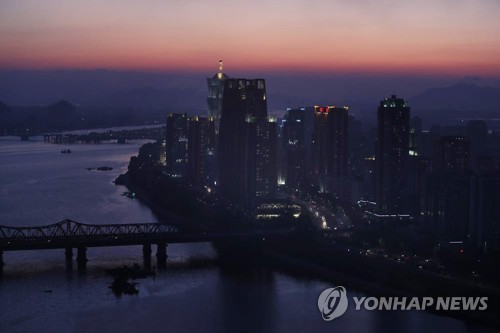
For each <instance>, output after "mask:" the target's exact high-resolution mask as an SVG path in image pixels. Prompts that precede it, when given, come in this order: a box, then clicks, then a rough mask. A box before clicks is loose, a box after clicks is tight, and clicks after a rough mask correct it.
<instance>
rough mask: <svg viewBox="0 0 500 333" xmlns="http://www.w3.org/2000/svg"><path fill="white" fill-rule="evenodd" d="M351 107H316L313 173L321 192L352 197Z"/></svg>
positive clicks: (313, 137)
mask: <svg viewBox="0 0 500 333" xmlns="http://www.w3.org/2000/svg"><path fill="white" fill-rule="evenodd" d="M348 110H349V109H348V108H347V107H335V106H324V107H323V106H315V107H314V129H313V134H312V174H313V176H314V179H315V181H316V183H317V185H318V186H319V189H320V191H321V192H333V193H335V194H336V195H337V196H340V197H344V196H348V194H347V193H346V192H348V191H346V187H347V186H346V184H347V175H348V160H349V153H348V150H347V147H348V135H347V129H348Z"/></svg>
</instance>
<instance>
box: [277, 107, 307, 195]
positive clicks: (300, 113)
mask: <svg viewBox="0 0 500 333" xmlns="http://www.w3.org/2000/svg"><path fill="white" fill-rule="evenodd" d="M305 118H306V110H305V108H297V109H288V110H287V113H286V115H285V119H284V124H283V134H282V147H283V150H284V157H285V170H286V171H285V175H286V178H285V179H286V185H287V187H288V188H290V189H301V188H302V187H304V185H305V182H306V177H307V164H306V162H307V157H306V145H307V143H306V120H305Z"/></svg>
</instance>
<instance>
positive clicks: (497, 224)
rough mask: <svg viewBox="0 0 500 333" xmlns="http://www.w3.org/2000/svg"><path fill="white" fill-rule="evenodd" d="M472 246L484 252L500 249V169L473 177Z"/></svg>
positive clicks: (471, 195)
mask: <svg viewBox="0 0 500 333" xmlns="http://www.w3.org/2000/svg"><path fill="white" fill-rule="evenodd" d="M470 228H471V240H472V244H471V245H472V246H474V247H476V248H480V249H482V250H483V251H484V252H488V251H490V250H494V251H498V250H500V170H498V169H497V170H489V171H486V172H485V171H483V172H480V173H478V174H476V175H474V176H473V177H472V180H471V193H470Z"/></svg>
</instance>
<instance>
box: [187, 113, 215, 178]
mask: <svg viewBox="0 0 500 333" xmlns="http://www.w3.org/2000/svg"><path fill="white" fill-rule="evenodd" d="M214 159H215V121H214V119H213V118H210V117H198V116H193V117H191V118H190V119H189V129H188V172H187V176H188V179H189V180H190V181H191V182H192V183H193V184H197V185H206V184H210V185H211V183H212V180H213V179H214V177H215V160H214Z"/></svg>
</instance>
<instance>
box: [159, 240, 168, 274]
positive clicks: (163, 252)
mask: <svg viewBox="0 0 500 333" xmlns="http://www.w3.org/2000/svg"><path fill="white" fill-rule="evenodd" d="M167 246H168V245H167V243H165V242H160V243H158V244H157V250H156V263H157V265H158V268H159V269H165V268H167V257H168V256H167Z"/></svg>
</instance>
